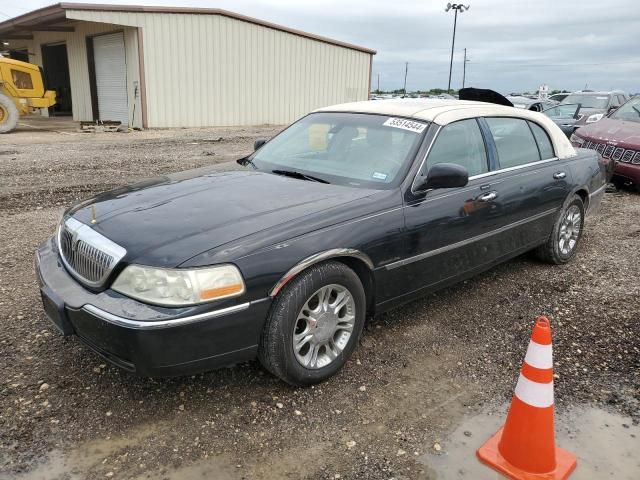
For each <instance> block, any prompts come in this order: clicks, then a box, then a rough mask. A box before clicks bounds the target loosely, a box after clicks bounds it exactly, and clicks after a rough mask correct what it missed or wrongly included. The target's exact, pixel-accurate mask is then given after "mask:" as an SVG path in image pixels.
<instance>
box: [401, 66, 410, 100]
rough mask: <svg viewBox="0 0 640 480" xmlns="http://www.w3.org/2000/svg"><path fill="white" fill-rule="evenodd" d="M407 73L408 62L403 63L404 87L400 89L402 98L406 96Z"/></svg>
mask: <svg viewBox="0 0 640 480" xmlns="http://www.w3.org/2000/svg"><path fill="white" fill-rule="evenodd" d="M408 71H409V62H404V87H402V92H403V94H404V96H405V97H406V96H407V72H408Z"/></svg>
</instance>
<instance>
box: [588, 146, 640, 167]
mask: <svg viewBox="0 0 640 480" xmlns="http://www.w3.org/2000/svg"><path fill="white" fill-rule="evenodd" d="M582 148H588V149H590V150H596V151H597V152H598V153H600V154H601V155H602V156H603V157H604V158H612V159H613V160H616V161H620V162H624V163H633V164H634V165H640V150H632V149H624V148H622V147H617V148H616V146H615V145H607V144H605V143H596V142H592V141H591V140H588V141H586V142H584V143H583V144H582Z"/></svg>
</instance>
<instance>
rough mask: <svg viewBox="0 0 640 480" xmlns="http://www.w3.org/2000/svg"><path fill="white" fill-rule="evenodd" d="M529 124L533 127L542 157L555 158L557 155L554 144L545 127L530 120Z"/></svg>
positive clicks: (545, 158) (544, 158) (543, 158)
mask: <svg viewBox="0 0 640 480" xmlns="http://www.w3.org/2000/svg"><path fill="white" fill-rule="evenodd" d="M529 126H530V127H531V131H532V132H533V136H534V137H535V139H536V143H537V144H538V149H539V150H540V157H541V159H542V160H547V159H549V158H553V157H554V156H555V153H554V151H553V145H552V143H551V139H550V138H549V135H548V134H547V132H546V131H545V129H544V128H542V127H541V126H540V125H538V124H536V123H533V122H529Z"/></svg>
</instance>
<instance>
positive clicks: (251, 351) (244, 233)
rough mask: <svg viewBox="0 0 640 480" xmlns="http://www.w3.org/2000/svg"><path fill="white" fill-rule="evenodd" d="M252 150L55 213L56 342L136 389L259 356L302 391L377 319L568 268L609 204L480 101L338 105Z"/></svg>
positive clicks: (561, 151)
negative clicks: (524, 269) (535, 264)
mask: <svg viewBox="0 0 640 480" xmlns="http://www.w3.org/2000/svg"><path fill="white" fill-rule="evenodd" d="M257 147H259V148H257V150H256V151H255V152H254V153H253V154H252V155H249V156H248V157H246V158H244V159H242V160H240V161H239V162H237V163H233V164H221V165H216V166H211V167H207V168H202V169H199V170H193V171H187V172H182V173H177V174H173V175H168V176H165V177H160V178H156V179H153V180H150V181H147V182H144V183H140V184H136V185H133V186H130V187H125V188H120V189H117V190H114V191H111V192H108V193H104V194H101V195H98V196H97V197H95V198H92V199H90V200H87V201H85V202H82V203H80V204H78V205H76V206H74V207H72V208H70V209H69V210H67V211H66V212H65V214H64V216H63V218H62V220H61V222H60V225H59V228H58V231H57V232H56V234H55V235H54V236H53V237H52V238H50V239H49V240H47V241H45V242H44V243H43V244H42V245H41V246H40V247H39V249H38V251H37V254H36V270H37V273H38V278H39V281H40V285H41V293H42V299H43V303H44V309H45V311H46V313H47V316H48V317H49V318H50V319H51V321H52V322H53V323H54V324H55V325H56V326H57V327H58V329H59V330H60V331H61V332H62V333H63V334H64V335H73V334H75V335H77V336H78V337H79V338H80V340H81V341H82V342H84V343H85V344H86V345H87V346H89V347H90V348H92V349H93V350H95V351H96V352H98V353H99V354H100V355H102V356H103V357H104V358H106V359H107V360H108V361H110V362H112V363H114V364H116V365H118V366H120V367H122V368H124V369H126V370H129V371H131V372H136V373H138V374H141V375H146V376H170V375H183V374H188V373H193V372H197V371H203V370H208V369H212V368H215V367H220V366H225V365H229V364H233V363H236V362H239V361H245V360H249V359H252V358H255V357H258V358H259V359H260V361H261V362H262V364H263V365H264V366H265V367H266V368H267V369H268V370H269V371H271V372H273V373H274V374H275V375H277V376H279V377H280V378H282V379H283V380H285V381H287V382H289V383H291V384H294V385H309V384H313V383H316V382H319V381H322V380H324V379H326V378H328V377H329V376H331V375H333V374H334V373H335V372H337V371H338V370H339V369H340V368H341V367H342V366H343V365H344V363H345V362H346V361H347V359H348V358H349V356H350V355H351V353H352V352H353V350H354V349H355V348H356V346H357V344H358V339H359V337H360V334H361V332H362V328H363V325H364V323H365V320H366V319H367V318H369V317H370V316H373V315H378V314H380V313H382V312H384V311H386V310H388V309H390V308H392V307H394V306H397V305H400V304H403V303H406V302H409V301H411V300H413V299H415V298H417V297H420V296H423V295H425V294H427V293H429V292H433V291H435V290H437V289H440V288H443V287H446V286H448V285H451V284H453V283H455V282H458V281H460V280H462V279H465V278H468V277H470V276H472V275H474V274H477V273H479V272H482V271H484V270H486V269H489V268H491V267H492V266H494V265H496V264H498V263H500V262H504V261H506V260H508V259H510V258H512V257H515V256H517V255H520V254H521V253H523V252H526V251H528V250H536V252H537V253H538V256H539V257H540V258H541V259H543V260H544V261H547V262H550V263H555V264H561V263H565V262H567V261H569V260H570V259H571V258H572V257H573V256H574V255H575V253H576V249H577V247H578V244H579V242H580V238H581V235H582V231H583V227H584V219H585V215H586V214H587V213H588V212H590V211H593V210H594V209H596V208H597V207H598V205H599V203H600V199H601V196H602V194H603V192H604V182H605V178H604V171H603V168H602V166H601V165H600V163H599V159H598V155H597V154H596V153H595V152H593V151H590V150H581V149H579V150H577V151H576V150H574V148H573V147H572V146H571V144H570V143H569V142H568V140H567V138H566V137H565V136H564V134H563V133H562V131H561V130H560V129H559V128H558V127H557V126H556V125H555V124H554V123H553V122H552V121H551V120H549V119H548V118H547V117H545V116H544V115H542V114H538V113H534V112H530V111H526V110H517V109H514V108H511V107H504V106H498V105H492V104H488V103H479V102H462V101H451V100H389V101H385V102H360V103H354V104H345V105H338V106H335V107H329V108H325V109H322V110H319V111H316V112H314V113H312V114H309V115H307V116H306V117H304V118H302V119H301V120H299V121H298V122H296V123H294V124H293V125H291V126H290V127H289V128H287V129H285V130H284V131H283V132H282V133H280V134H279V135H277V136H276V137H274V138H273V139H271V140H270V141H268V142H267V143H264V144H263V142H260V143H258V144H257Z"/></svg>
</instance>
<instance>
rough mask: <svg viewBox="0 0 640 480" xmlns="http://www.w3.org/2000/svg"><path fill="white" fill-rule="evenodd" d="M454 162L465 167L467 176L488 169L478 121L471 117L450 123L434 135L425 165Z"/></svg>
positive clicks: (484, 171)
mask: <svg viewBox="0 0 640 480" xmlns="http://www.w3.org/2000/svg"><path fill="white" fill-rule="evenodd" d="M436 163H455V164H457V165H460V166H462V167H464V168H466V169H467V171H468V172H469V176H470V177H472V176H474V175H479V174H481V173H486V172H488V171H489V164H488V162H487V152H486V149H485V146H484V140H483V139H482V133H481V132H480V127H479V126H478V122H477V121H476V120H475V119H473V118H471V119H469V120H461V121H459V122H455V123H450V124H449V125H447V126H446V127H443V128H442V130H441V131H440V133H439V134H438V136H437V137H436V140H435V143H434V144H433V147H431V151H430V152H429V157H428V158H427V166H428V167H429V168H431V166H433V165H435V164H436Z"/></svg>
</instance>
